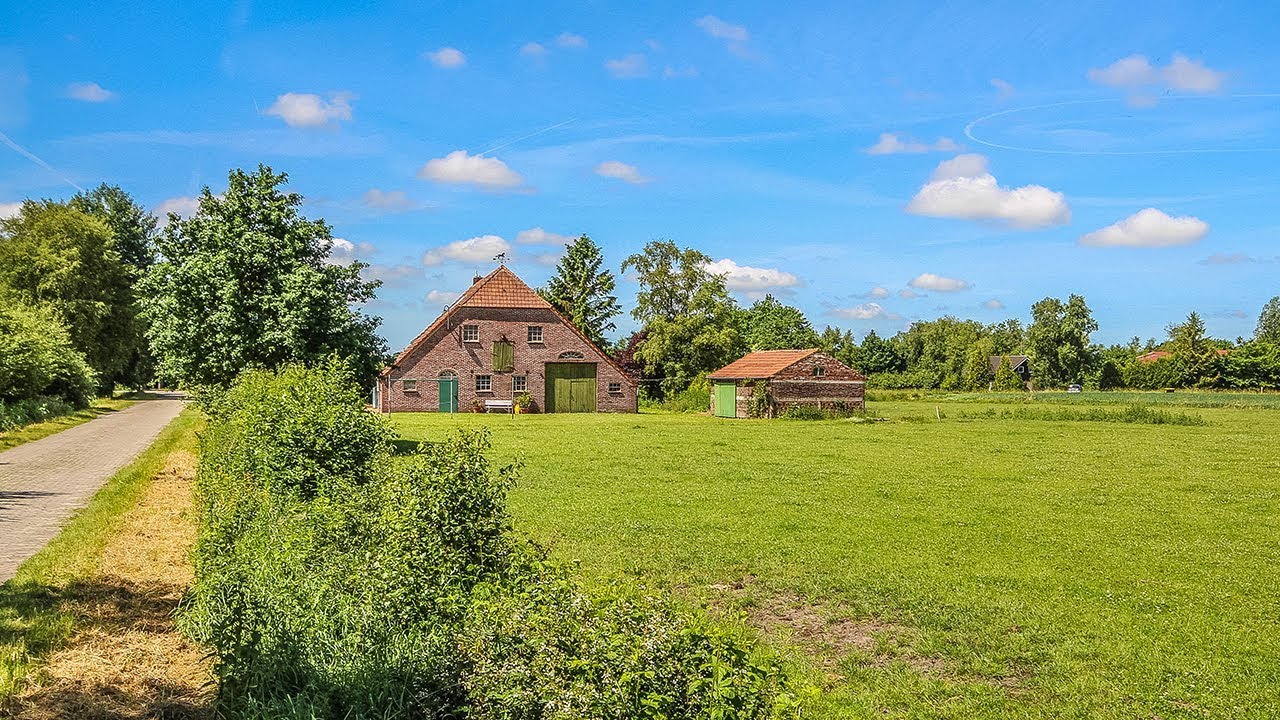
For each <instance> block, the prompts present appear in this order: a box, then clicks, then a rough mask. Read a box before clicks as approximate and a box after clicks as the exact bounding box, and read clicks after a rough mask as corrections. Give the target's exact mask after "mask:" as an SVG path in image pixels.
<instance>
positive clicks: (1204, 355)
mask: <svg viewBox="0 0 1280 720" xmlns="http://www.w3.org/2000/svg"><path fill="white" fill-rule="evenodd" d="M1166 331H1167V332H1168V333H1169V350H1170V352H1172V353H1173V358H1172V359H1173V362H1174V364H1175V365H1176V367H1177V369H1178V373H1179V379H1178V383H1177V384H1178V385H1182V386H1193V385H1196V386H1207V385H1216V384H1218V381H1219V380H1220V377H1221V374H1222V372H1221V371H1222V368H1221V362H1220V360H1219V357H1220V356H1219V355H1218V352H1217V350H1216V348H1215V345H1214V344H1213V342H1212V341H1211V340H1210V339H1209V338H1208V337H1207V336H1206V335H1205V325H1204V320H1202V319H1201V318H1200V314H1199V313H1197V312H1192V313H1191V314H1190V315H1188V316H1187V319H1186V320H1184V321H1183V322H1181V323H1174V324H1172V325H1169V327H1168V328H1166Z"/></svg>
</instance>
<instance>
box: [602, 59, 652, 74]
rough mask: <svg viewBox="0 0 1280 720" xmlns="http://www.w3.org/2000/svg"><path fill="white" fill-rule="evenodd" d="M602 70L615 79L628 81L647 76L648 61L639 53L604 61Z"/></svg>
mask: <svg viewBox="0 0 1280 720" xmlns="http://www.w3.org/2000/svg"><path fill="white" fill-rule="evenodd" d="M604 69H605V70H608V71H609V74H610V75H612V76H614V77H616V78H619V79H623V80H629V79H632V78H640V77H644V76H645V75H648V74H649V61H648V59H647V58H645V56H644V55H642V54H640V53H631V54H629V55H624V56H622V57H620V58H615V59H613V60H605V61H604Z"/></svg>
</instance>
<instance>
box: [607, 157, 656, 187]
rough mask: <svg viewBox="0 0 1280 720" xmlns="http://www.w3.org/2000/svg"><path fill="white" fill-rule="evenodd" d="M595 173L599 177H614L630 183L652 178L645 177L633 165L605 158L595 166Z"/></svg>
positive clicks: (639, 182) (637, 183)
mask: <svg viewBox="0 0 1280 720" xmlns="http://www.w3.org/2000/svg"><path fill="white" fill-rule="evenodd" d="M596 174H597V175H599V176H601V177H607V178H615V179H618V180H622V181H624V182H629V183H631V184H632V185H643V184H644V183H647V182H649V181H650V180H651V179H652V178H647V177H645V176H644V175H641V174H640V170H639V169H638V168H637V167H636V166H635V165H628V164H626V163H624V162H619V161H617V160H606V161H605V162H602V163H600V164H599V165H597V166H596Z"/></svg>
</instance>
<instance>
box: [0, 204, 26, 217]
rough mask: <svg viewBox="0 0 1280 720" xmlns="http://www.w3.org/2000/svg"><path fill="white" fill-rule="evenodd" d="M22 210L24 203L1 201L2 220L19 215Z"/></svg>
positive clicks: (0, 213) (0, 214) (0, 212)
mask: <svg viewBox="0 0 1280 720" xmlns="http://www.w3.org/2000/svg"><path fill="white" fill-rule="evenodd" d="M21 210H22V203H20V202H16V203H0V220H5V219H7V218H11V217H17V216H18V213H19V212H20V211H21Z"/></svg>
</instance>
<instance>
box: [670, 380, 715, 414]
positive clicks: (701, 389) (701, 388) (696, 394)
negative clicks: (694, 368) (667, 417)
mask: <svg viewBox="0 0 1280 720" xmlns="http://www.w3.org/2000/svg"><path fill="white" fill-rule="evenodd" d="M710 407H711V383H710V382H709V381H708V380H707V378H706V376H705V375H704V376H701V377H699V378H697V379H695V380H694V381H693V382H692V383H690V384H689V387H687V388H685V389H684V390H681V391H680V392H678V393H671V394H669V395H667V398H666V400H663V402H662V409H663V410H667V411H669V412H680V413H698V412H707V410H708V409H709V408H710Z"/></svg>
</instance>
